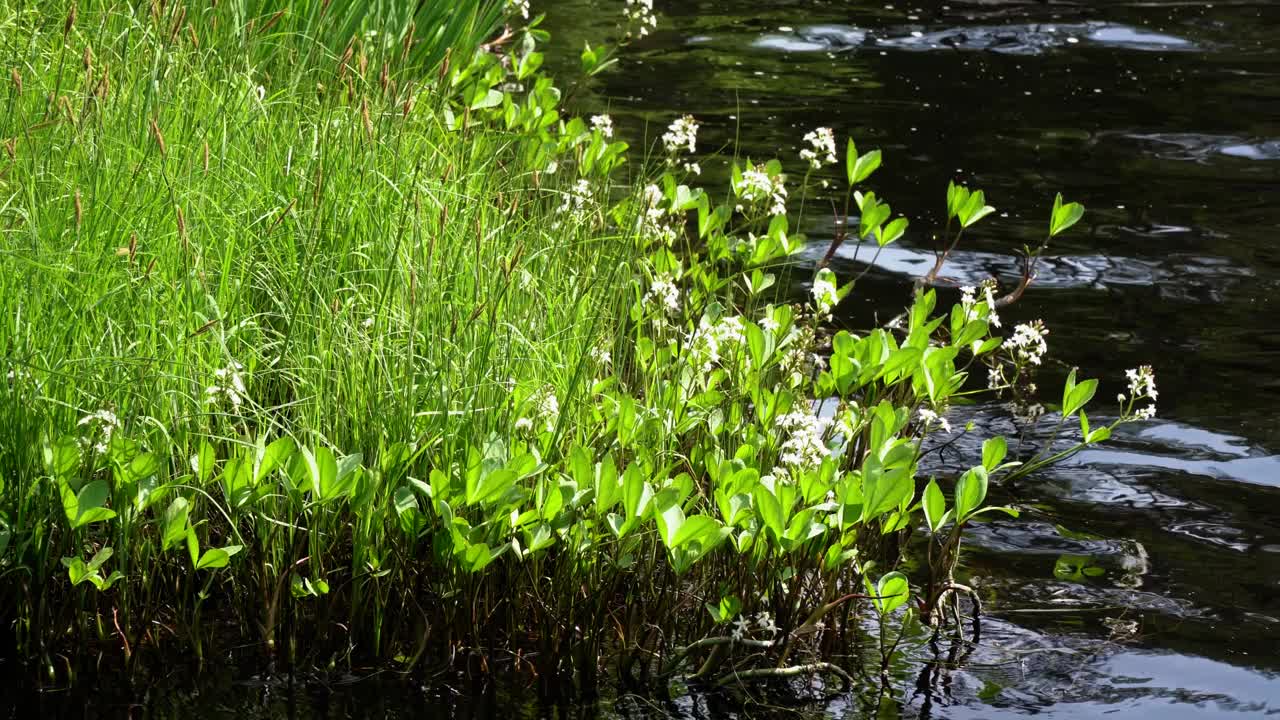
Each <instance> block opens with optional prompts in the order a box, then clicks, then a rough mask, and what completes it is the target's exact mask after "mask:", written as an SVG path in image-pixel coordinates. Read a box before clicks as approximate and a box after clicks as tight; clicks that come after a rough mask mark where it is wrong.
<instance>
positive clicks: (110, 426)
mask: <svg viewBox="0 0 1280 720" xmlns="http://www.w3.org/2000/svg"><path fill="white" fill-rule="evenodd" d="M85 425H88V426H89V427H90V432H93V431H94V426H97V431H98V433H99V435H98V442H97V443H95V444H94V446H93V450H94V452H96V453H98V454H99V455H102V454H104V453H106V452H107V447H108V446H110V444H111V434H112V433H113V432H115V431H116V430H118V429H119V428H120V419H119V418H117V417H116V414H115V413H113V412H111V411H110V410H107V409H105V408H104V409H102V410H98V411H97V412H93V413H90V414H88V415H85V416H84V417H82V418H80V421H79V422H77V423H76V426H77V427H80V426H85ZM80 442H81V444H82V445H85V446H87V445H88V444H89V441H88V439H87V438H86V439H82V440H81V441H80Z"/></svg>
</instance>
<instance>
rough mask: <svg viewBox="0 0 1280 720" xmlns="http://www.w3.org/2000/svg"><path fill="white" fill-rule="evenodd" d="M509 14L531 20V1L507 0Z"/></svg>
mask: <svg viewBox="0 0 1280 720" xmlns="http://www.w3.org/2000/svg"><path fill="white" fill-rule="evenodd" d="M507 12H508V13H511V14H512V15H519V16H520V17H522V18H524V19H525V20H528V19H529V0H507Z"/></svg>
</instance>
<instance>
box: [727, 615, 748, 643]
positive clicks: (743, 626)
mask: <svg viewBox="0 0 1280 720" xmlns="http://www.w3.org/2000/svg"><path fill="white" fill-rule="evenodd" d="M749 632H751V621H750V620H747V619H746V618H744V617H740V618H738V619H737V620H734V621H733V633H732V635H733V639H734V640H741V639H742V638H744V637H746V635H747V633H749Z"/></svg>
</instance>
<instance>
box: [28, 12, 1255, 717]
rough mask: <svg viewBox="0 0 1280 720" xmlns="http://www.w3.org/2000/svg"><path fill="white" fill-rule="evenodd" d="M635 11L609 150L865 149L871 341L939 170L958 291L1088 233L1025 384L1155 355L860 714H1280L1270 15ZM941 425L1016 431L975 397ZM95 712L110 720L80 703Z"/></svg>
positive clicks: (213, 686) (848, 699)
mask: <svg viewBox="0 0 1280 720" xmlns="http://www.w3.org/2000/svg"><path fill="white" fill-rule="evenodd" d="M656 5H657V9H658V11H659V14H660V20H661V25H660V27H659V29H658V30H657V31H656V32H655V33H654V34H653V35H651V36H650V37H647V38H644V39H643V40H641V41H639V42H637V43H636V44H634V45H633V46H632V47H630V48H629V49H628V50H627V51H626V52H625V53H624V54H623V55H622V57H621V61H620V64H619V67H618V68H617V69H616V71H614V72H612V73H609V74H606V75H604V76H602V77H599V78H596V79H595V80H593V81H591V82H590V83H589V84H587V85H586V86H584V87H582V88H580V89H579V90H577V91H576V93H575V98H574V101H575V102H576V103H578V104H580V105H582V106H586V107H588V108H592V109H596V110H607V111H609V112H611V113H612V114H613V115H614V117H615V118H616V120H617V121H618V123H619V125H620V126H621V130H620V131H621V132H623V133H624V134H626V135H627V136H628V137H629V138H643V137H646V136H647V137H650V138H654V137H656V136H658V135H660V134H661V132H662V131H663V129H664V128H665V125H666V123H667V122H669V121H670V119H671V118H672V117H673V116H675V115H678V114H683V113H691V114H694V115H695V116H697V117H698V118H699V119H700V120H701V121H702V122H703V123H704V128H703V132H702V135H701V149H702V150H704V151H713V150H716V149H723V148H729V147H731V146H732V145H733V144H734V143H735V142H736V143H737V147H738V148H739V152H740V153H741V154H742V155H747V156H750V157H753V158H767V157H773V156H779V157H781V158H782V159H783V160H784V161H785V162H787V163H788V165H789V167H792V168H795V169H797V170H799V169H800V168H801V167H802V164H801V163H800V162H799V160H798V159H797V158H796V153H797V152H798V150H799V145H800V142H801V138H802V136H803V135H804V134H805V133H806V132H807V131H809V130H811V129H813V128H815V127H818V126H829V127H832V128H834V129H835V130H836V132H837V134H838V135H839V136H841V137H842V138H843V137H844V136H846V135H852V136H854V137H855V138H856V140H857V141H858V143H859V146H860V147H862V148H864V149H866V148H871V147H879V148H881V149H882V150H883V151H884V153H885V163H884V167H883V168H882V169H881V170H880V171H879V172H878V173H877V174H876V176H875V177H874V183H873V185H874V188H875V189H876V190H877V192H878V194H879V195H881V196H883V197H884V198H885V199H887V200H888V201H889V202H891V203H892V204H893V206H894V208H895V210H896V211H897V212H901V213H904V214H906V215H907V216H908V217H909V218H910V219H911V229H910V231H909V233H908V235H907V236H906V237H905V238H904V239H903V240H902V241H900V242H899V243H898V244H897V245H896V246H894V247H892V248H891V250H892V251H891V252H885V253H883V254H881V255H880V256H879V257H878V258H877V259H876V262H875V265H874V266H873V267H871V269H870V271H869V272H868V274H867V275H866V277H865V278H864V279H863V281H862V282H861V283H860V286H859V288H858V293H857V296H856V297H855V298H852V299H850V300H848V301H846V302H845V303H844V304H843V305H842V306H841V311H842V315H841V317H840V318H839V321H840V322H842V323H843V324H845V325H847V326H849V327H852V328H857V327H866V326H867V325H868V324H869V323H871V322H873V321H874V319H875V318H876V316H877V313H879V314H881V316H883V314H884V313H891V312H894V311H896V310H897V309H899V308H900V307H901V306H902V305H903V304H904V303H905V302H906V299H907V297H908V293H909V289H910V286H911V282H912V280H913V278H914V277H915V276H917V275H920V274H923V273H924V272H925V271H927V270H928V268H929V266H930V265H931V263H932V261H933V256H932V253H931V250H930V248H931V247H932V244H931V240H930V236H931V233H933V232H938V231H940V230H941V225H940V220H941V214H942V213H941V209H942V207H943V201H944V191H945V188H946V184H947V182H948V180H957V181H963V182H966V183H969V184H971V185H974V186H977V187H981V188H983V189H985V190H986V192H987V196H988V201H989V202H990V203H991V204H993V205H995V206H996V207H997V208H998V213H997V214H996V216H994V217H991V218H989V219H988V220H986V221H984V223H983V224H981V225H979V226H978V228H977V230H978V231H976V232H973V233H972V234H971V236H970V237H966V238H965V241H964V243H963V244H962V245H961V247H960V249H959V250H958V252H957V254H956V255H955V256H954V259H953V260H952V261H951V262H950V263H949V264H948V266H947V268H946V270H945V271H944V275H945V276H946V282H947V283H948V284H950V285H952V286H954V285H963V284H976V283H977V282H979V281H981V280H982V279H983V278H986V277H989V276H995V277H997V278H1000V279H1001V280H1002V282H1003V283H1004V284H1005V285H1006V286H1009V285H1012V284H1013V283H1015V282H1016V280H1017V277H1018V266H1017V263H1016V262H1015V260H1016V258H1015V256H1014V254H1013V251H1014V250H1015V249H1016V248H1018V247H1020V246H1021V245H1023V244H1032V245H1034V244H1036V243H1037V242H1038V241H1039V239H1040V236H1041V233H1042V232H1043V230H1044V228H1045V226H1046V224H1047V216H1048V208H1049V205H1050V203H1051V202H1052V198H1053V195H1054V193H1055V192H1058V191H1062V192H1063V193H1064V194H1065V195H1066V196H1067V197H1068V199H1071V200H1077V201H1079V202H1082V203H1084V204H1085V205H1086V206H1087V207H1088V214H1087V215H1086V216H1085V219H1084V220H1083V221H1082V222H1081V223H1080V225H1078V226H1077V227H1076V228H1075V229H1073V230H1072V231H1071V232H1070V233H1068V234H1067V235H1066V236H1064V237H1063V238H1061V239H1060V240H1059V241H1057V242H1055V244H1054V245H1053V246H1052V248H1051V250H1050V257H1049V258H1048V260H1047V262H1045V263H1042V269H1041V273H1040V277H1039V279H1038V281H1037V282H1036V283H1035V284H1034V285H1033V286H1032V288H1031V290H1030V291H1029V292H1028V293H1027V295H1026V296H1025V298H1024V299H1023V300H1022V301H1021V302H1020V303H1018V304H1017V305H1015V306H1013V307H1011V308H1009V309H1008V310H1007V311H1006V312H1005V313H1004V315H1005V319H1006V322H1007V323H1008V322H1011V321H1012V322H1022V321H1027V320H1030V319H1034V318H1043V319H1044V321H1045V322H1046V323H1047V324H1048V326H1049V327H1050V329H1051V333H1052V334H1051V335H1050V336H1049V341H1050V343H1049V344H1050V353H1051V355H1052V356H1053V357H1054V358H1055V360H1058V361H1061V363H1062V365H1061V366H1054V367H1050V368H1048V370H1047V371H1046V373H1045V377H1044V379H1043V380H1042V382H1041V385H1042V386H1043V387H1055V386H1058V385H1059V383H1060V380H1061V376H1062V375H1063V374H1064V369H1063V368H1065V367H1067V366H1071V365H1078V366H1080V367H1081V371H1082V373H1084V374H1085V375H1086V376H1090V377H1100V378H1102V379H1103V386H1102V388H1101V389H1100V391H1099V393H1098V398H1099V399H1100V400H1099V401H1098V406H1099V407H1098V408H1097V410H1095V417H1096V418H1097V419H1096V420H1095V424H1098V422H1099V420H1104V419H1105V418H1106V415H1107V413H1108V411H1107V409H1106V407H1105V406H1106V405H1107V402H1106V401H1104V400H1101V399H1102V398H1111V397H1113V396H1114V395H1115V394H1116V393H1117V392H1120V391H1122V390H1123V389H1124V382H1123V370H1124V369H1125V368H1128V367H1134V366H1136V365H1138V364H1141V363H1150V364H1153V365H1154V366H1155V367H1156V372H1157V377H1158V381H1159V386H1160V391H1161V395H1160V401H1161V402H1160V412H1159V418H1158V419H1157V420H1155V421H1153V422H1150V423H1146V424H1142V425H1134V426H1128V427H1127V428H1125V429H1124V430H1123V431H1122V432H1121V433H1120V434H1119V437H1117V438H1116V439H1114V440H1113V441H1111V442H1110V443H1108V444H1107V445H1106V446H1105V447H1103V448H1100V449H1097V450H1092V451H1088V452H1085V453H1083V454H1081V455H1079V456H1077V457H1076V458H1074V459H1073V460H1072V461H1070V462H1068V463H1067V464H1065V465H1062V466H1059V467H1057V468H1054V469H1053V470H1050V471H1048V472H1045V473H1042V474H1040V475H1039V476H1036V477H1034V478H1030V479H1027V480H1024V481H1022V482H1021V483H1019V484H1018V485H1016V486H1014V487H1004V488H999V489H997V490H995V491H993V492H995V493H996V494H997V495H998V496H999V499H1003V500H1009V501H1012V502H1017V503H1019V504H1021V505H1023V506H1026V507H1028V508H1030V511H1029V512H1027V513H1025V514H1024V515H1023V517H1022V518H1020V519H1018V520H1008V521H1000V522H993V523H990V524H987V525H985V526H983V527H981V528H980V529H978V530H975V531H974V532H973V533H972V535H971V537H970V538H969V542H968V547H969V552H968V553H967V554H966V556H965V559H964V561H963V564H964V566H965V573H966V575H965V577H964V578H962V579H963V580H967V581H969V582H970V583H972V584H975V585H976V586H977V587H979V588H980V589H981V590H982V592H983V594H984V596H986V597H987V598H989V600H988V605H987V607H986V611H987V614H988V615H987V620H986V622H985V625H984V633H983V639H982V642H981V643H980V644H979V645H978V647H977V648H976V649H974V650H973V652H971V653H970V654H968V655H967V657H964V658H963V661H962V662H950V661H954V660H960V658H955V657H949V656H948V652H947V648H945V647H944V648H941V649H940V652H939V654H937V655H935V654H934V653H933V652H932V651H931V650H930V649H929V648H920V649H918V650H914V651H912V652H911V653H910V657H909V659H908V660H907V661H904V662H903V663H902V664H901V666H900V667H897V668H896V669H895V674H894V679H895V686H894V694H895V698H894V700H893V701H891V702H884V703H882V704H881V705H880V706H879V709H878V712H879V716H880V717H910V718H926V717H932V718H944V717H945V718H1007V717H1014V716H1023V715H1037V716H1040V717H1050V718H1095V717H1100V716H1102V715H1104V714H1117V715H1118V716H1120V717H1148V716H1158V717H1160V718H1162V720H1174V719H1175V718H1211V717H1230V718H1240V717H1262V716H1266V715H1280V455H1278V454H1277V453H1280V413H1278V412H1277V406H1278V405H1280V374H1278V373H1277V371H1276V369H1277V365H1278V364H1280V318H1277V315H1276V313H1277V312H1280V301H1278V300H1277V299H1276V296H1277V292H1276V291H1277V289H1278V285H1280V4H1275V3H1268V2H1248V1H1233V0H1228V1H1226V2H1215V3H1211V4H1210V3H1201V2H1188V1H1184V0H1139V1H1133V2H1124V1H1121V0H1076V1H1075V2H1065V1H1064V2H1046V1H1030V0H1028V1H1024V2H1019V1H1010V2H1005V1H1001V0H948V1H947V2H945V3H939V2H930V3H925V2H918V1H917V2H898V1H897V0H894V1H893V2H888V3H886V2H872V3H867V2H857V3H855V2H844V1H839V0H803V1H802V0H773V1H768V0H681V1H678V2H677V1H674V0H673V1H670V2H663V0H658V2H657V3H656ZM620 6H621V1H620V0H618V1H612V0H611V1H610V2H591V1H588V0H562V1H559V0H558V1H557V2H555V3H554V4H553V5H552V6H551V7H549V8H546V9H548V10H549V11H550V15H549V19H548V23H547V24H548V27H549V29H550V30H551V31H552V33H553V36H554V40H553V45H554V50H553V52H554V53H559V54H560V55H561V56H564V55H566V54H568V55H573V54H575V53H576V50H577V49H580V48H581V46H582V42H583V41H586V40H597V39H599V38H600V37H603V36H605V35H607V34H609V33H610V32H611V31H612V30H613V27H614V25H615V20H616V18H617V16H618V15H619V14H620ZM841 142H843V140H842V141H841ZM635 144H636V145H637V146H641V147H642V146H643V142H636V143H635ZM703 166H704V168H705V169H706V175H705V178H706V179H708V181H709V182H714V181H716V180H717V179H722V178H723V177H724V165H723V162H722V161H721V162H717V161H714V160H709V161H706V162H704V163H703ZM833 177H834V176H833ZM720 187H723V185H721V186H720ZM812 207H819V208H826V207H829V203H826V202H825V201H824V200H822V199H818V201H817V202H816V203H815V204H814V205H813V206H812ZM809 218H810V220H808V221H807V224H806V226H805V228H804V230H805V231H806V232H807V233H808V234H809V235H810V237H811V241H812V251H811V254H810V256H809V262H812V261H813V260H815V259H816V258H817V257H818V256H820V255H821V253H822V252H823V250H824V249H825V247H826V243H827V241H828V240H829V239H830V237H831V235H832V231H833V227H834V221H833V219H832V218H831V216H830V214H829V212H827V211H825V210H824V211H823V212H819V213H810V214H809ZM848 250H849V252H845V250H842V251H841V254H840V256H838V257H837V259H836V261H835V262H834V264H833V268H834V269H835V270H836V271H837V272H838V273H839V274H840V275H841V276H842V277H846V278H847V277H849V276H851V275H852V274H854V273H857V272H861V271H862V270H864V269H866V263H867V260H868V259H869V257H868V255H869V254H868V253H863V255H862V257H861V258H860V259H859V260H858V261H856V262H855V261H854V260H853V258H852V253H851V251H852V248H849V249H848ZM797 292H803V288H798V289H797ZM942 292H944V293H945V292H948V291H946V290H944V291H942ZM952 292H954V291H952ZM957 415H958V417H957V418H953V422H955V420H957V419H958V420H964V419H967V418H969V417H972V418H973V419H975V420H976V421H977V422H978V423H979V424H981V425H982V426H983V427H984V428H990V429H992V430H995V431H1005V432H1009V431H1010V430H1011V428H1010V427H1009V426H1008V422H1009V421H1008V418H1007V413H1005V412H1004V411H1003V410H1002V409H1001V408H999V407H997V406H979V407H975V408H972V409H967V410H965V411H964V412H958V413H957ZM956 450H957V451H958V452H961V453H963V452H965V451H966V450H968V451H972V450H973V448H966V447H965V446H964V443H961V444H959V446H958V447H957V448H956ZM948 461H954V458H947V457H943V458H941V463H942V464H946V463H947V462H948ZM351 679H352V680H354V678H351ZM864 695H865V693H857V692H855V693H853V694H850V695H844V696H839V697H836V698H834V699H830V700H827V701H823V702H811V703H806V704H802V705H801V706H799V707H788V708H786V709H780V708H776V707H772V706H770V705H767V704H760V705H753V706H746V707H738V708H736V709H732V708H730V709H726V708H723V707H720V705H718V704H717V703H718V702H719V701H718V700H717V699H716V698H707V697H704V696H700V695H697V694H694V693H683V694H680V693H678V694H677V696H676V697H675V699H674V700H672V701H670V702H665V703H657V702H654V701H651V700H647V699H640V698H636V697H631V696H624V697H610V698H608V699H606V700H603V701H600V702H597V703H592V704H587V705H582V706H577V707H571V708H543V707H539V706H537V705H536V704H535V703H533V702H532V701H531V700H530V699H529V698H527V697H523V696H519V695H516V696H512V695H507V694H502V693H497V694H495V693H493V692H491V691H488V692H486V691H480V692H477V691H476V689H475V688H468V687H458V688H450V687H449V686H447V685H445V686H443V687H441V688H435V689H432V690H429V691H421V692H419V691H415V690H413V689H412V688H404V687H401V686H398V685H396V684H394V683H393V684H391V686H390V687H388V686H387V685H383V684H379V683H376V682H363V683H354V684H352V685H349V686H340V687H332V686H330V687H327V688H325V689H323V690H315V689H311V690H305V691H297V692H289V691H287V690H285V689H281V688H279V687H276V686H268V685H258V684H254V683H249V684H244V683H243V682H242V681H241V680H240V679H237V678H235V677H232V676H231V675H228V676H227V677H220V676H219V675H218V674H217V673H216V672H214V673H212V674H211V676H210V677H209V678H208V679H207V682H206V687H205V688H203V689H202V690H201V691H199V692H196V691H184V692H173V693H169V694H166V695H163V696H158V697H154V698H152V699H151V700H150V701H149V702H148V703H147V704H148V706H149V708H148V710H147V714H149V715H151V716H156V717H188V716H193V713H195V716H200V717H312V716H321V717H444V716H447V717H503V718H505V717H513V716H514V717H549V716H558V717H564V716H571V717H602V718H661V717H672V716H674V717H687V718H706V717H784V716H785V717H800V718H804V719H806V720H810V719H816V718H846V717H847V718H857V717H865V716H867V715H868V714H869V713H871V712H873V710H874V708H872V707H871V706H870V705H869V703H872V704H873V702H874V701H870V700H867V699H866V698H865V697H864ZM47 702H49V703H51V705H52V706H53V707H54V708H57V710H55V712H56V713H57V714H61V713H62V712H63V711H66V710H67V709H68V708H65V707H62V708H58V705H59V703H58V701H57V698H49V699H47ZM71 702H72V703H73V704H77V707H78V706H79V705H78V703H79V701H78V700H74V701H71ZM117 709H118V710H120V711H121V713H122V714H124V713H126V712H128V708H126V707H124V706H114V705H110V704H107V705H105V706H104V707H102V710H103V711H105V712H107V713H108V714H109V713H110V712H113V711H114V710H117ZM49 711H50V710H49V709H48V708H46V712H49ZM73 714H74V713H73Z"/></svg>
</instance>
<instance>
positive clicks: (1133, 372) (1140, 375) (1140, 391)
mask: <svg viewBox="0 0 1280 720" xmlns="http://www.w3.org/2000/svg"><path fill="white" fill-rule="evenodd" d="M1124 375H1125V378H1127V379H1128V380H1129V394H1130V395H1132V396H1133V399H1135V400H1137V399H1138V398H1144V397H1146V398H1151V399H1152V400H1155V399H1156V398H1158V397H1160V393H1158V392H1156V374H1155V371H1154V370H1152V369H1151V366H1150V365H1143V366H1141V367H1137V368H1132V369H1129V370H1125V371H1124Z"/></svg>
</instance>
